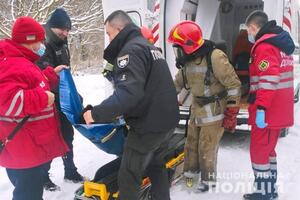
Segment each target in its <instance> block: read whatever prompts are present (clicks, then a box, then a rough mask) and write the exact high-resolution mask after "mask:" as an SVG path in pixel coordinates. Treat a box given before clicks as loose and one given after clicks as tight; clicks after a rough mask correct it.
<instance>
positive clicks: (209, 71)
mask: <svg viewBox="0 0 300 200" xmlns="http://www.w3.org/2000/svg"><path fill="white" fill-rule="evenodd" d="M168 41H169V42H170V43H172V44H173V47H174V52H175V53H176V66H177V67H178V68H180V69H179V71H178V73H177V75H176V78H175V81H174V82H175V86H176V89H177V92H178V93H179V92H180V91H181V90H182V89H183V88H186V89H188V90H190V91H191V94H192V105H191V117H190V123H189V127H188V133H187V141H186V144H185V150H184V175H185V177H186V183H187V186H188V187H192V186H193V181H194V179H195V177H196V175H197V174H199V181H198V185H197V189H199V190H200V191H202V192H204V191H207V190H209V189H210V187H214V186H215V182H216V164H217V152H218V147H219V142H220V139H221V137H222V135H223V132H224V128H226V129H227V130H229V131H231V132H234V130H235V126H236V123H237V121H236V116H237V114H238V112H239V101H240V86H241V83H240V81H239V79H238V77H237V75H236V73H235V71H234V69H233V67H232V66H231V64H230V63H229V60H228V58H227V56H226V54H225V53H224V52H223V51H221V50H220V49H217V48H215V45H214V43H213V42H211V41H209V40H204V39H203V38H202V31H201V29H200V27H199V26H198V25H197V24H196V23H194V22H192V21H183V22H181V23H179V24H177V25H175V26H174V27H173V29H172V30H171V31H170V34H169V38H168Z"/></svg>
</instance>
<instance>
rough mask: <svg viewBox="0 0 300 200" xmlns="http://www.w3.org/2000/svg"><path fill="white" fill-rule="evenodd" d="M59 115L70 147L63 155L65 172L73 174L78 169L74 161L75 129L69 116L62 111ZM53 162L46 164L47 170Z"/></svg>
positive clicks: (63, 132)
mask: <svg viewBox="0 0 300 200" xmlns="http://www.w3.org/2000/svg"><path fill="white" fill-rule="evenodd" d="M59 115H60V129H61V133H62V136H63V138H64V141H65V142H66V144H67V145H68V147H69V149H70V150H69V151H68V152H67V153H66V154H65V155H64V156H63V157H62V159H63V163H64V168H65V174H70V175H72V174H73V173H74V171H77V168H76V166H75V163H74V153H73V140H74V130H73V127H72V124H71V123H70V122H69V120H68V119H67V117H66V116H65V115H64V114H63V113H60V114H59ZM51 162H52V161H51ZM51 162H49V163H48V164H47V165H46V166H45V169H46V171H49V170H50V166H51ZM47 176H49V174H48V175H47ZM46 181H47V179H46Z"/></svg>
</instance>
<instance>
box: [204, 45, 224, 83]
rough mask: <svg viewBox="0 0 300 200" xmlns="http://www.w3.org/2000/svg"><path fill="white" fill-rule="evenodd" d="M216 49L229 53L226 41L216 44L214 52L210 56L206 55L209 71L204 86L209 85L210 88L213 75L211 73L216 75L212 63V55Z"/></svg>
mask: <svg viewBox="0 0 300 200" xmlns="http://www.w3.org/2000/svg"><path fill="white" fill-rule="evenodd" d="M215 49H219V50H221V51H223V52H224V53H225V54H226V51H227V46H226V42H225V41H224V40H221V41H218V42H214V46H213V49H212V51H210V52H209V53H208V54H206V62H207V71H206V74H205V79H204V84H205V85H208V86H209V85H211V81H210V75H211V73H214V71H213V67H212V62H211V55H212V53H213V51H214V50H215ZM226 55H227V54H226Z"/></svg>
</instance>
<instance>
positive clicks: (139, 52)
mask: <svg viewBox="0 0 300 200" xmlns="http://www.w3.org/2000/svg"><path fill="white" fill-rule="evenodd" d="M105 28H106V33H107V35H108V37H109V39H110V44H109V46H108V47H107V48H106V49H105V51H104V59H106V60H107V61H108V62H109V63H111V64H112V65H113V66H114V67H113V72H112V78H113V82H114V86H115V87H114V88H115V91H114V93H113V94H112V95H111V96H110V97H108V98H107V99H106V100H104V101H103V102H102V103H101V104H99V105H97V106H95V107H93V109H92V110H90V111H87V112H85V113H84V119H85V121H86V123H87V124H90V123H92V122H99V123H104V122H111V121H113V120H114V119H116V118H117V117H119V116H123V117H124V118H125V120H126V122H127V124H128V125H129V126H130V129H129V133H128V136H127V141H126V143H125V146H124V152H123V155H122V162H121V167H120V170H119V175H118V186H119V191H120V197H119V198H120V199H121V200H137V199H138V198H139V197H138V196H139V189H140V186H141V183H142V178H143V176H144V175H145V171H147V173H146V175H147V176H148V177H149V178H150V180H151V183H152V197H153V199H157V200H168V199H170V195H169V182H168V175H167V171H166V168H165V162H164V155H165V152H166V150H167V146H168V139H169V138H170V135H171V134H172V133H173V130H174V128H175V126H176V125H177V123H178V120H179V111H178V104H177V98H176V90H175V87H174V84H173V81H172V76H171V74H170V71H169V68H168V65H167V63H166V61H165V59H164V57H163V55H162V53H161V52H160V51H159V50H158V49H157V48H156V47H154V46H153V45H152V44H150V43H149V42H148V41H147V40H146V39H145V38H144V37H143V36H142V34H141V31H140V28H139V27H137V26H136V25H134V24H133V23H132V20H131V18H130V17H129V16H128V15H127V14H126V13H125V12H124V11H121V10H118V11H115V12H113V13H112V14H111V15H109V16H108V18H107V19H106V20H105Z"/></svg>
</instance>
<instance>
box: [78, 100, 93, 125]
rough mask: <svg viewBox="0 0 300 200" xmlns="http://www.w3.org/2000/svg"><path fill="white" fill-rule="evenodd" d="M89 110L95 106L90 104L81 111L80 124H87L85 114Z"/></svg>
mask: <svg viewBox="0 0 300 200" xmlns="http://www.w3.org/2000/svg"><path fill="white" fill-rule="evenodd" d="M88 110H93V106H92V105H90V104H89V105H87V106H86V107H85V108H84V109H83V110H82V111H81V113H80V118H79V124H85V120H84V117H83V114H84V113H85V112H86V111H88Z"/></svg>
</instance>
